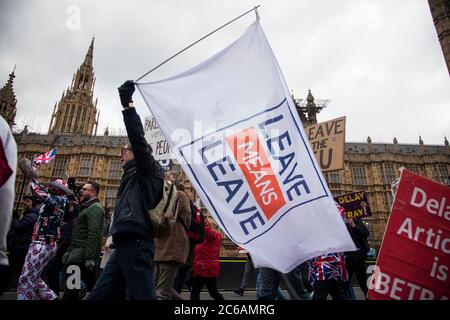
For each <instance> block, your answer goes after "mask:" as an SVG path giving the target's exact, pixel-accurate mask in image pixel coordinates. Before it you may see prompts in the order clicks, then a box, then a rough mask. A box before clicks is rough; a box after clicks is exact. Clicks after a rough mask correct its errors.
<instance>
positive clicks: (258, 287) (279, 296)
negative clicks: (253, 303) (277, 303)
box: [254, 268, 288, 300]
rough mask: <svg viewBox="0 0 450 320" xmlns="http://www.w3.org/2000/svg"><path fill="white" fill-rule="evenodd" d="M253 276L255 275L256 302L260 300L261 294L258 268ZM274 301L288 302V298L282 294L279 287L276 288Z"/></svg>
mask: <svg viewBox="0 0 450 320" xmlns="http://www.w3.org/2000/svg"><path fill="white" fill-rule="evenodd" d="M254 270H255V274H256V300H259V299H260V296H259V295H260V294H261V275H260V273H259V270H260V268H255V269H254ZM275 300H288V297H287V296H286V294H285V293H284V292H283V290H282V289H281V287H280V286H278V288H277V290H276V293H275Z"/></svg>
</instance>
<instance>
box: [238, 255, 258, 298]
mask: <svg viewBox="0 0 450 320" xmlns="http://www.w3.org/2000/svg"><path fill="white" fill-rule="evenodd" d="M243 250H245V249H243ZM239 251H241V250H239ZM245 252H246V254H247V259H246V261H245V266H244V274H243V275H242V280H241V285H240V287H239V289H234V290H233V292H234V293H236V294H237V295H238V296H241V297H242V296H243V295H244V292H245V288H246V287H247V282H248V279H249V277H250V274H251V273H252V272H254V271H255V269H254V268H253V262H252V257H251V256H250V253H249V252H248V251H247V250H245Z"/></svg>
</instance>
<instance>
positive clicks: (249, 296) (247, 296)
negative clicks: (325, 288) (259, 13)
mask: <svg viewBox="0 0 450 320" xmlns="http://www.w3.org/2000/svg"><path fill="white" fill-rule="evenodd" d="M353 291H354V292H355V296H356V300H364V294H363V292H362V290H361V289H360V288H359V287H353ZM220 293H221V294H222V295H223V297H224V298H225V300H255V299H256V291H254V290H247V291H245V293H244V295H243V296H242V297H241V296H238V295H237V294H235V293H234V292H233V291H231V290H220ZM284 293H285V295H286V296H289V295H288V293H287V292H286V291H284ZM61 296H62V293H60V297H61ZM181 296H182V297H183V298H184V299H186V300H189V292H188V291H183V292H182V293H181ZM16 299H17V294H16V292H15V291H7V292H5V293H4V294H3V295H2V296H0V300H16ZM328 299H329V300H331V296H328ZM200 300H212V298H211V297H210V296H209V293H208V291H206V289H205V290H203V291H202V292H201V294H200Z"/></svg>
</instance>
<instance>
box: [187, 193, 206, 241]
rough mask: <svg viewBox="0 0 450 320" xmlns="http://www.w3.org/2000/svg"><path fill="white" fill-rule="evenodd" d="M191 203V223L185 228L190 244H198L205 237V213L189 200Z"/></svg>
mask: <svg viewBox="0 0 450 320" xmlns="http://www.w3.org/2000/svg"><path fill="white" fill-rule="evenodd" d="M189 202H190V204H191V224H190V225H189V229H188V230H187V232H188V236H189V241H190V242H191V244H194V245H195V244H199V243H202V242H203V239H205V215H204V214H203V212H202V211H201V210H200V208H197V207H196V206H195V204H194V203H193V202H192V201H191V200H189Z"/></svg>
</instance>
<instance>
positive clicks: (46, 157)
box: [33, 148, 56, 164]
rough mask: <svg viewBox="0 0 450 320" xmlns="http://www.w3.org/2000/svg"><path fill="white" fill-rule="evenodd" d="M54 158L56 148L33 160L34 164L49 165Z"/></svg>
mask: <svg viewBox="0 0 450 320" xmlns="http://www.w3.org/2000/svg"><path fill="white" fill-rule="evenodd" d="M55 157H56V148H53V149H52V150H50V151H49V152H46V153H44V154H41V155H40V156H37V157H36V158H34V159H33V163H34V164H42V163H44V164H45V163H49V162H50V161H52V160H53V159H55Z"/></svg>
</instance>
